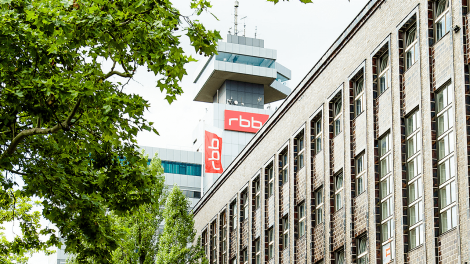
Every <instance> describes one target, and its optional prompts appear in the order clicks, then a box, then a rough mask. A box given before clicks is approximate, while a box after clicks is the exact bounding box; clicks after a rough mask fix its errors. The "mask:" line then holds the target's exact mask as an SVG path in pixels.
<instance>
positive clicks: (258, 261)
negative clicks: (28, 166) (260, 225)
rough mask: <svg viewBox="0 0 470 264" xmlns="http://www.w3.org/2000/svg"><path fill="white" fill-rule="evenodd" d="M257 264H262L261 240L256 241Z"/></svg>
mask: <svg viewBox="0 0 470 264" xmlns="http://www.w3.org/2000/svg"><path fill="white" fill-rule="evenodd" d="M255 263H256V264H261V242H260V239H259V238H258V239H257V240H256V241H255Z"/></svg>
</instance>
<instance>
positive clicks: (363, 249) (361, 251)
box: [357, 236, 367, 264]
mask: <svg viewBox="0 0 470 264" xmlns="http://www.w3.org/2000/svg"><path fill="white" fill-rule="evenodd" d="M357 245H358V247H357V254H358V256H357V263H358V264H366V263H367V236H361V237H360V238H358V239H357Z"/></svg>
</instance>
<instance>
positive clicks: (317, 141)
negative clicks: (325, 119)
mask: <svg viewBox="0 0 470 264" xmlns="http://www.w3.org/2000/svg"><path fill="white" fill-rule="evenodd" d="M321 121H322V119H321V118H320V119H318V120H317V121H315V125H314V126H315V131H314V136H315V138H314V140H315V141H314V144H315V153H319V152H320V151H321V150H322V146H321V136H322V128H321V127H322V125H321Z"/></svg>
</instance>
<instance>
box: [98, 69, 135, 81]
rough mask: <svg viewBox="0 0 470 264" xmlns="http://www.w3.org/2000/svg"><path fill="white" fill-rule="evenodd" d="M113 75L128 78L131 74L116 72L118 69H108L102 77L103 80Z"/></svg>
mask: <svg viewBox="0 0 470 264" xmlns="http://www.w3.org/2000/svg"><path fill="white" fill-rule="evenodd" d="M113 75H119V76H121V77H124V78H130V77H132V76H133V75H132V74H130V73H123V72H118V71H110V72H108V73H107V74H106V75H105V76H104V77H103V80H106V79H108V78H109V77H111V76H113Z"/></svg>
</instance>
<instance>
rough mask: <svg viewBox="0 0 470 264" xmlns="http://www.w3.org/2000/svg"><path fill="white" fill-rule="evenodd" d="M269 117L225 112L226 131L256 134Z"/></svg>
mask: <svg viewBox="0 0 470 264" xmlns="http://www.w3.org/2000/svg"><path fill="white" fill-rule="evenodd" d="M268 118H269V115H262V114H254V113H247V112H238V111H230V110H225V126H224V128H225V129H226V130H233V131H241V132H250V133H256V132H258V130H260V129H261V127H262V126H263V125H264V123H266V121H267V120H268Z"/></svg>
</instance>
